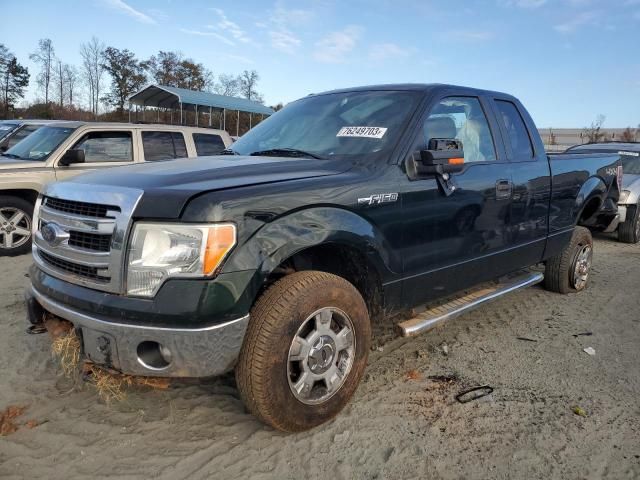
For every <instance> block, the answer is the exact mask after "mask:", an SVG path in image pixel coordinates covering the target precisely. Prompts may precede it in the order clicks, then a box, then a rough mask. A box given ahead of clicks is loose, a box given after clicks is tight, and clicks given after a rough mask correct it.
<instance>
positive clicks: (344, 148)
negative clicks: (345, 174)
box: [231, 91, 421, 158]
mask: <svg viewBox="0 0 640 480" xmlns="http://www.w3.org/2000/svg"><path fill="white" fill-rule="evenodd" d="M420 95H421V93H420V92H407V91H365V92H346V93H332V94H326V95H318V96H313V97H307V98H303V99H301V100H298V101H296V102H293V103H291V104H289V105H287V106H286V107H285V108H284V109H282V110H281V111H279V112H278V113H276V114H274V115H273V116H271V117H270V118H268V119H267V120H265V121H264V122H261V123H260V124H258V125H257V126H256V127H255V128H254V129H252V130H250V131H249V132H247V133H246V134H245V135H244V136H242V137H241V138H240V139H239V140H238V141H237V142H236V143H234V144H233V146H231V150H232V151H233V152H234V153H237V154H239V155H251V154H264V155H277V154H280V153H285V154H286V153H298V154H300V156H309V157H318V158H331V157H333V156H342V155H365V154H371V153H376V152H384V151H387V150H389V149H391V148H393V146H394V144H395V142H396V141H397V139H398V138H399V136H400V134H401V133H402V131H403V128H404V126H405V123H406V121H407V120H408V118H409V115H410V114H411V112H412V111H413V110H414V108H415V107H416V106H417V104H418V101H419V98H420Z"/></svg>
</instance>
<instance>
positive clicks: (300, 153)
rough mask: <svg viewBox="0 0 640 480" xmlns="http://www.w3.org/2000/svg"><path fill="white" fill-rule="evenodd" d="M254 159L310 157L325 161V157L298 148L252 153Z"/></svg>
mask: <svg viewBox="0 0 640 480" xmlns="http://www.w3.org/2000/svg"><path fill="white" fill-rule="evenodd" d="M249 155H251V156H252V157H257V156H265V157H273V156H279V157H301V158H304V157H310V158H317V159H319V160H324V157H321V156H320V155H316V154H315V153H311V152H305V151H304V150H298V149H297V148H270V149H268V150H258V151H257V152H253V153H250V154H249Z"/></svg>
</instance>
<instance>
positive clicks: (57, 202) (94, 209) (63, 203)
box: [42, 197, 120, 218]
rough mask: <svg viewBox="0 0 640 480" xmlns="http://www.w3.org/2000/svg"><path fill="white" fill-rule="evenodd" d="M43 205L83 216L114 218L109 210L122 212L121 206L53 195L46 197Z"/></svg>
mask: <svg viewBox="0 0 640 480" xmlns="http://www.w3.org/2000/svg"><path fill="white" fill-rule="evenodd" d="M42 203H43V205H45V206H47V207H49V208H51V209H53V210H57V211H59V212H65V213H71V214H73V215H81V216H83V217H99V218H113V216H109V213H110V212H109V210H111V211H112V212H120V208H118V207H116V206H113V205H98V204H95V203H88V202H75V201H73V200H62V199H59V198H53V197H44V201H43V202H42Z"/></svg>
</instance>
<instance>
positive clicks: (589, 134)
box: [582, 114, 607, 143]
mask: <svg viewBox="0 0 640 480" xmlns="http://www.w3.org/2000/svg"><path fill="white" fill-rule="evenodd" d="M605 120H606V117H605V116H604V115H602V114H600V115H598V116H597V117H596V119H595V120H594V121H593V122H591V126H590V127H585V128H584V129H583V130H582V134H583V138H584V139H586V141H587V143H596V142H601V141H603V140H605V139H606V136H607V135H606V133H605V132H603V131H602V125H603V124H604V121H605Z"/></svg>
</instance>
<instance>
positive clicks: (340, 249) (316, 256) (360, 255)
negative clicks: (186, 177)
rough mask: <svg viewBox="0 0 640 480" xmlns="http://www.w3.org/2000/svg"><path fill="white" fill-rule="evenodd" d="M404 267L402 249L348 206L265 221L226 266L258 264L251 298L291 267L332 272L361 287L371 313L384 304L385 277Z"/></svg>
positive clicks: (254, 266)
mask: <svg viewBox="0 0 640 480" xmlns="http://www.w3.org/2000/svg"><path fill="white" fill-rule="evenodd" d="M400 268H401V260H400V258H399V255H398V254H397V253H396V252H395V249H393V248H392V247H391V246H390V245H389V243H388V241H387V239H386V238H385V237H384V235H383V234H382V232H380V231H379V230H378V229H377V228H376V227H375V226H374V225H373V224H371V223H370V222H369V221H367V220H366V219H365V218H363V217H361V216H359V215H357V214H355V213H353V212H351V211H349V210H346V209H340V208H335V207H322V208H313V209H305V210H301V211H298V212H294V213H292V214H289V215H286V216H284V217H281V218H280V219H278V220H275V221H273V222H271V223H267V224H265V225H264V226H262V228H260V229H259V230H258V231H257V232H255V233H254V234H253V235H252V236H251V238H249V239H248V240H247V241H246V242H245V243H244V244H243V245H242V246H241V247H240V248H239V249H238V250H237V251H236V252H234V254H233V255H232V256H231V257H230V258H229V261H228V262H227V263H226V264H225V266H224V269H223V272H231V271H237V270H250V269H251V270H256V275H254V282H253V290H254V291H253V292H252V294H251V297H252V303H253V302H255V300H256V299H257V298H258V296H259V295H260V293H262V291H264V289H265V288H267V287H268V286H269V285H270V284H272V283H273V282H274V281H275V280H277V279H278V278H281V277H282V276H284V275H287V274H288V273H292V272H294V271H301V270H319V271H325V272H328V273H334V274H336V275H339V276H341V277H343V278H345V279H347V280H348V281H350V282H351V283H352V284H353V285H354V286H355V287H356V288H357V289H358V290H359V291H360V293H361V294H362V296H363V297H364V298H365V301H366V302H367V306H368V307H369V309H370V313H371V314H372V316H373V315H377V314H379V313H380V312H381V311H382V309H383V305H384V298H383V293H382V285H383V283H384V282H385V281H387V280H389V279H390V278H395V276H396V275H397V272H399V271H400Z"/></svg>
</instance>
